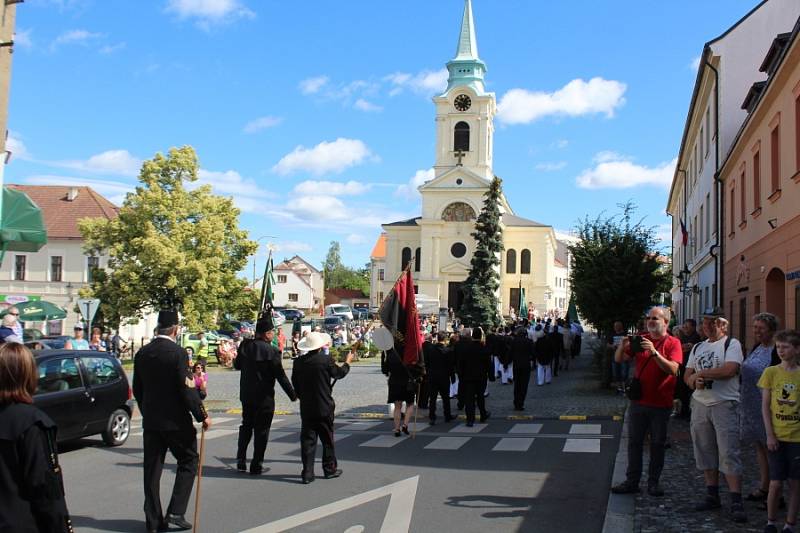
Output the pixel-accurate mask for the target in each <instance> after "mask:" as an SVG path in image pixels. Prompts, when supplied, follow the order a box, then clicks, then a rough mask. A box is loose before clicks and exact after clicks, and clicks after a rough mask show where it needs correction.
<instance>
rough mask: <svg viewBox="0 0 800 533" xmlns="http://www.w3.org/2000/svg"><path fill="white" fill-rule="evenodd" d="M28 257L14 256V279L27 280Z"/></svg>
mask: <svg viewBox="0 0 800 533" xmlns="http://www.w3.org/2000/svg"><path fill="white" fill-rule="evenodd" d="M27 259H28V258H27V257H26V256H24V255H15V256H14V279H15V280H19V281H25V262H26V261H27Z"/></svg>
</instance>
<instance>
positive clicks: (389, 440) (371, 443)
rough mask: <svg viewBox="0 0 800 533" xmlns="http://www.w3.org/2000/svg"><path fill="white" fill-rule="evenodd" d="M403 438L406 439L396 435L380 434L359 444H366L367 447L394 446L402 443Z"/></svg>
mask: <svg viewBox="0 0 800 533" xmlns="http://www.w3.org/2000/svg"><path fill="white" fill-rule="evenodd" d="M403 440H404V439H401V438H399V437H395V436H394V435H378V436H377V437H374V438H372V439H369V440H368V441H366V442H362V443H361V444H359V446H364V447H366V448H391V447H392V446H395V445H397V444H400V443H401V442H403Z"/></svg>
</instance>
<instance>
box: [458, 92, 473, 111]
mask: <svg viewBox="0 0 800 533" xmlns="http://www.w3.org/2000/svg"><path fill="white" fill-rule="evenodd" d="M455 105H456V109H458V110H459V111H466V110H467V109H469V108H470V106H472V100H471V99H470V97H469V96H467V95H466V94H459V95H458V96H456V100H455Z"/></svg>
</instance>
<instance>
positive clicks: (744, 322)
mask: <svg viewBox="0 0 800 533" xmlns="http://www.w3.org/2000/svg"><path fill="white" fill-rule="evenodd" d="M794 20H795V24H794V27H793V28H792V29H790V31H788V32H785V33H776V34H774V35H773V36H772V37H773V39H772V41H771V43H768V44H767V45H766V46H764V47H762V49H761V50H760V52H761V53H762V59H763V61H762V62H761V66H760V68H759V71H760V72H762V73H763V74H764V75H766V76H767V79H766V80H764V81H757V82H756V83H754V84H753V85H752V86H751V88H750V91H749V92H748V93H747V94H746V96H745V97H743V98H742V102H740V104H741V106H742V108H743V110H744V111H745V112H746V113H747V118H746V119H745V120H744V123H743V124H742V126H741V128H740V130H739V131H738V133H737V135H736V137H735V139H734V141H733V144H732V147H731V150H730V153H729V154H728V156H727V158H726V159H725V161H724V162H723V165H722V167H721V170H720V179H721V181H722V187H723V190H724V191H725V196H726V198H727V200H728V201H727V204H726V205H727V208H726V211H725V213H724V216H725V218H726V221H725V228H726V230H725V247H724V250H725V255H724V259H725V273H726V274H725V302H724V304H725V311H726V313H727V314H728V316H729V318H730V319H731V326H730V327H731V329H730V331H731V333H732V334H733V335H734V336H736V337H737V338H738V339H740V340H741V341H742V343H743V344H744V345H745V346H752V345H753V343H754V339H753V336H752V332H751V327H750V326H751V318H752V316H753V314H755V313H758V312H761V311H768V312H770V313H774V314H775V315H777V316H778V318H779V319H780V321H781V327H782V328H783V327H786V328H795V329H797V328H800V307H799V306H800V284H798V280H800V39H798V32H800V18H798V17H797V16H795V19H794ZM787 22H788V20H787Z"/></svg>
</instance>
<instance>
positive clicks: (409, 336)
mask: <svg viewBox="0 0 800 533" xmlns="http://www.w3.org/2000/svg"><path fill="white" fill-rule="evenodd" d="M379 316H380V320H381V323H382V324H383V326H384V327H385V328H386V329H388V330H389V331H391V332H392V336H393V337H394V349H395V350H397V353H398V354H399V355H400V357H401V359H402V360H403V364H404V365H406V366H407V367H414V366H420V365H422V362H421V361H422V360H421V358H420V353H422V333H421V332H420V324H419V315H418V314H417V301H416V297H415V296H414V280H413V278H412V277H411V268H410V266H407V267H406V269H405V270H404V271H403V273H402V274H400V277H399V278H397V281H396V282H395V284H394V287H392V290H391V291H389V294H388V295H387V296H386V299H385V300H384V301H383V304H381V309H380V312H379Z"/></svg>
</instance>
